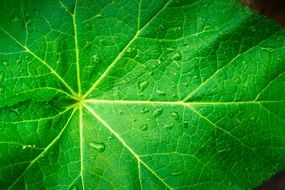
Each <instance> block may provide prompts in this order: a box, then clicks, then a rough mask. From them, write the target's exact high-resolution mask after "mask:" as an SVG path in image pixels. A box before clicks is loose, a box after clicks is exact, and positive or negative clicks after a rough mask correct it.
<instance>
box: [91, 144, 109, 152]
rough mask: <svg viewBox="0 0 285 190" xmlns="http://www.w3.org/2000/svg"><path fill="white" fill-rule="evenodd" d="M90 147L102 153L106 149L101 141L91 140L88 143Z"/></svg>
mask: <svg viewBox="0 0 285 190" xmlns="http://www.w3.org/2000/svg"><path fill="white" fill-rule="evenodd" d="M89 145H90V147H92V148H95V149H96V150H97V151H98V152H100V153H102V152H104V151H105V149H106V145H105V144H104V143H102V142H99V143H98V142H92V143H90V144H89Z"/></svg>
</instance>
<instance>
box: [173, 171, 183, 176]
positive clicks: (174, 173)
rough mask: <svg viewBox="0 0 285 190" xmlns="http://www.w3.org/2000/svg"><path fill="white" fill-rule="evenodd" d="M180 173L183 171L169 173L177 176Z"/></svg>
mask: <svg viewBox="0 0 285 190" xmlns="http://www.w3.org/2000/svg"><path fill="white" fill-rule="evenodd" d="M182 173H183V172H182V171H178V172H172V173H171V175H172V176H178V175H181V174H182Z"/></svg>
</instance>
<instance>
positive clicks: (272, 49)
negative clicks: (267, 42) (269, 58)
mask: <svg viewBox="0 0 285 190" xmlns="http://www.w3.org/2000/svg"><path fill="white" fill-rule="evenodd" d="M261 49H263V50H265V51H268V52H270V53H272V52H274V51H275V49H274V48H261Z"/></svg>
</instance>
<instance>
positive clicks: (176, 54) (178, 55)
mask: <svg viewBox="0 0 285 190" xmlns="http://www.w3.org/2000/svg"><path fill="white" fill-rule="evenodd" d="M172 58H173V59H174V60H176V61H178V60H180V59H181V58H182V55H181V53H180V52H179V51H177V52H175V53H174V54H173V56H172Z"/></svg>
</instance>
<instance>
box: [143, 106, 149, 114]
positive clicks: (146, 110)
mask: <svg viewBox="0 0 285 190" xmlns="http://www.w3.org/2000/svg"><path fill="white" fill-rule="evenodd" d="M149 111H150V110H149V109H147V108H146V107H144V108H143V110H142V113H148V112H149Z"/></svg>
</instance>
